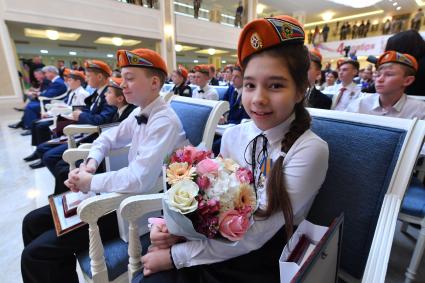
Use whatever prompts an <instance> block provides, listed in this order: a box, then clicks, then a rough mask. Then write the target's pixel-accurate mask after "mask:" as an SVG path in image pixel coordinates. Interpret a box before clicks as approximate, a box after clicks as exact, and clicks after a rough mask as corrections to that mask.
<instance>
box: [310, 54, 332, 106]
mask: <svg viewBox="0 0 425 283" xmlns="http://www.w3.org/2000/svg"><path fill="white" fill-rule="evenodd" d="M321 69H322V55H321V54H320V52H319V51H318V50H315V49H313V50H310V69H309V70H308V82H309V84H310V87H309V89H308V90H307V93H306V97H307V107H313V108H321V109H331V105H332V99H331V98H329V97H328V96H327V95H325V94H323V93H322V92H321V91H320V90H318V89H317V88H316V86H315V84H316V81H317V80H318V79H320V77H321V75H322V73H321Z"/></svg>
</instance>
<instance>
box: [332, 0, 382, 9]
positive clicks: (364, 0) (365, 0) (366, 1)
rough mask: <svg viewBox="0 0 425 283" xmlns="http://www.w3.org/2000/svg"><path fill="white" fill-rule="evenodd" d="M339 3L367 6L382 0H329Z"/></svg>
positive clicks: (353, 6)
mask: <svg viewBox="0 0 425 283" xmlns="http://www.w3.org/2000/svg"><path fill="white" fill-rule="evenodd" d="M328 1H331V2H334V3H337V4H341V5H344V6H348V7H352V8H366V7H370V6H373V5H375V4H376V3H378V2H381V1H382V0H356V1H347V0H328Z"/></svg>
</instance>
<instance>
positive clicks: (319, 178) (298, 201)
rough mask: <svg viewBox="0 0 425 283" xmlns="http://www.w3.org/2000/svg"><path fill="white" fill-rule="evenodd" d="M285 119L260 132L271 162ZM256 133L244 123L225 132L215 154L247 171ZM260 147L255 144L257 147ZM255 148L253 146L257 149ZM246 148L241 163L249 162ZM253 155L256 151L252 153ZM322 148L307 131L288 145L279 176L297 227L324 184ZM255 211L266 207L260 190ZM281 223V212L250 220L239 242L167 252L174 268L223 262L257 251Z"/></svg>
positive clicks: (287, 124) (175, 248)
mask: <svg viewBox="0 0 425 283" xmlns="http://www.w3.org/2000/svg"><path fill="white" fill-rule="evenodd" d="M293 119H294V116H291V117H290V118H289V119H288V120H287V121H285V122H283V123H282V124H280V125H278V126H276V127H275V128H272V129H270V130H267V131H265V132H263V133H264V134H265V135H266V137H267V139H268V152H269V156H270V158H271V159H272V160H276V159H277V158H278V157H279V155H280V154H281V141H282V138H283V137H284V135H285V133H286V132H288V131H289V127H290V123H291V122H292V120H293ZM260 133H262V131H261V130H260V129H258V128H257V127H256V126H255V124H254V123H253V122H247V123H243V124H240V125H237V126H235V127H232V128H230V129H228V130H227V131H226V132H225V133H224V135H223V138H222V141H221V154H222V155H223V157H225V158H232V159H233V160H234V161H236V162H238V163H239V164H240V165H241V166H247V167H248V168H251V167H250V166H249V165H248V164H247V162H246V161H245V160H246V159H245V155H244V154H245V148H246V147H247V146H248V145H249V144H250V141H252V140H253V139H254V138H255V137H256V136H257V135H258V134H260ZM260 143H261V142H260ZM260 143H258V144H260ZM250 147H251V148H249V150H248V151H247V156H246V157H247V160H249V161H250V159H251V157H250V156H251V152H252V143H251V145H250ZM257 152H259V151H258V149H257ZM328 155H329V151H328V145H327V143H326V142H325V141H323V140H322V139H320V138H319V137H318V136H317V135H315V134H314V133H313V132H312V131H310V130H307V131H306V132H305V133H304V134H303V135H301V136H300V137H299V138H298V140H297V141H295V143H294V144H293V146H292V147H291V149H290V150H289V152H288V153H287V155H286V157H285V159H284V164H283V175H284V181H285V185H286V189H287V191H288V193H289V196H290V199H291V204H292V209H293V213H294V224H295V225H298V224H299V223H300V222H301V221H302V220H303V219H304V218H305V217H306V216H307V213H308V211H309V209H310V207H311V205H312V203H313V200H314V198H315V196H316V194H317V193H318V191H319V189H320V187H321V185H322V183H323V181H324V180H325V176H326V171H327V168H328ZM257 194H258V200H259V204H260V207H265V206H266V205H267V196H266V190H265V188H261V187H260V188H258V189H257ZM284 222H285V219H284V216H283V213H282V212H278V213H274V214H273V215H271V216H270V217H269V218H267V219H265V220H263V219H262V220H260V221H255V222H254V224H253V225H252V226H251V227H250V228H249V230H248V232H247V233H246V234H245V235H244V238H243V239H242V240H240V241H239V242H237V243H232V244H229V243H225V242H223V241H218V240H214V239H208V240H202V241H187V242H184V243H179V244H176V245H173V246H172V248H171V252H172V256H173V260H174V264H175V265H176V267H177V268H183V267H188V266H194V265H201V264H210V263H215V262H221V261H225V260H228V259H231V258H234V257H237V256H240V255H244V254H247V253H249V252H250V251H253V250H256V249H259V248H261V247H262V246H263V245H264V244H265V243H266V242H267V241H268V240H270V239H271V238H272V237H273V236H274V235H275V234H276V233H277V231H279V229H280V228H281V227H283V225H284Z"/></svg>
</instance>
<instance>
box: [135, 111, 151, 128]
mask: <svg viewBox="0 0 425 283" xmlns="http://www.w3.org/2000/svg"><path fill="white" fill-rule="evenodd" d="M134 118H136V120H137V124H138V125H140V124H146V123H147V122H148V117H146V116H145V115H142V114H140V115H138V116H134Z"/></svg>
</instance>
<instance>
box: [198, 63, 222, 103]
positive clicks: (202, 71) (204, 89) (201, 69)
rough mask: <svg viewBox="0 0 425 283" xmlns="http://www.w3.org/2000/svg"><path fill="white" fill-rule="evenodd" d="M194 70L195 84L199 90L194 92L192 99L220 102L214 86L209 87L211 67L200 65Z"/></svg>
mask: <svg viewBox="0 0 425 283" xmlns="http://www.w3.org/2000/svg"><path fill="white" fill-rule="evenodd" d="M194 70H195V75H194V83H195V85H197V88H196V89H195V90H194V91H193V94H192V97H193V98H200V99H210V100H218V93H217V91H216V90H215V89H214V88H213V87H212V86H210V85H208V80H209V66H208V65H198V66H195V68H194Z"/></svg>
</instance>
